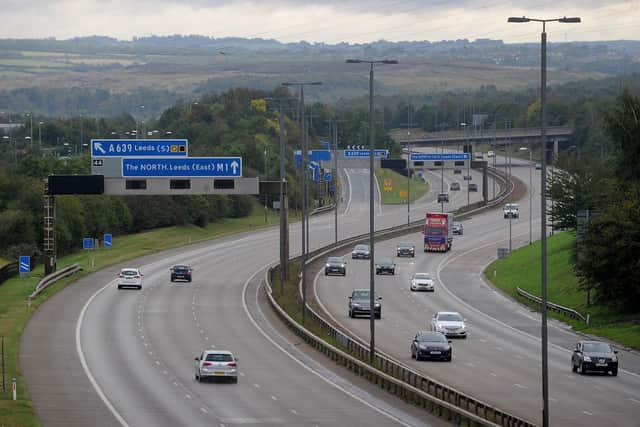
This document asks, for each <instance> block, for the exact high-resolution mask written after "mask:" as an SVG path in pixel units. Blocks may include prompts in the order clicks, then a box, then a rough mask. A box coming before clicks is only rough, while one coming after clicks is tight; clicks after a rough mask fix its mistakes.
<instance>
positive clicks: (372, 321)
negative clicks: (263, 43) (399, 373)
mask: <svg viewBox="0 0 640 427" xmlns="http://www.w3.org/2000/svg"><path fill="white" fill-rule="evenodd" d="M346 63H347V64H363V63H364V64H369V66H370V70H369V150H370V151H369V248H370V251H371V257H370V259H369V261H370V262H369V312H370V316H369V327H370V330H371V342H370V346H369V360H370V362H371V363H373V361H374V358H375V348H376V346H375V344H376V340H375V333H376V325H375V318H376V317H375V316H374V307H375V301H376V298H375V252H374V242H373V234H374V221H373V199H374V196H373V195H374V175H373V173H374V169H373V165H374V162H373V160H374V150H375V137H374V136H375V135H374V128H373V66H374V65H375V64H397V63H398V61H396V60H394V59H383V60H378V61H370V60H363V59H347V60H346Z"/></svg>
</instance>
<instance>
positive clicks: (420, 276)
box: [411, 273, 435, 292]
mask: <svg viewBox="0 0 640 427" xmlns="http://www.w3.org/2000/svg"><path fill="white" fill-rule="evenodd" d="M411 290H412V291H431V292H433V291H434V290H435V289H434V287H433V276H431V275H430V274H429V273H415V274H414V275H413V278H412V279H411Z"/></svg>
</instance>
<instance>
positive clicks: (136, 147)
mask: <svg viewBox="0 0 640 427" xmlns="http://www.w3.org/2000/svg"><path fill="white" fill-rule="evenodd" d="M188 151H189V147H188V143H187V140H186V139H92V140H91V157H137V156H144V157H153V156H159V157H187V155H188Z"/></svg>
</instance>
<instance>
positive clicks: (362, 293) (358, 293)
mask: <svg viewBox="0 0 640 427" xmlns="http://www.w3.org/2000/svg"><path fill="white" fill-rule="evenodd" d="M369 295H370V294H369V291H356V292H354V293H353V295H351V297H352V298H353V299H367V298H369Z"/></svg>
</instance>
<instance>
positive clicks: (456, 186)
mask: <svg viewBox="0 0 640 427" xmlns="http://www.w3.org/2000/svg"><path fill="white" fill-rule="evenodd" d="M449 190H450V191H460V183H459V182H452V183H451V185H450V186H449Z"/></svg>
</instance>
